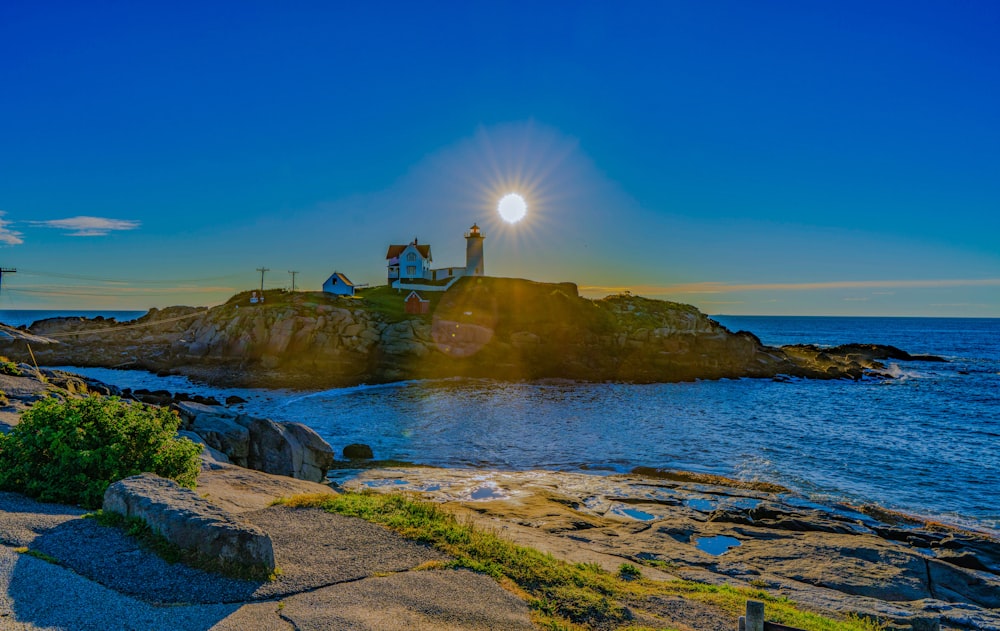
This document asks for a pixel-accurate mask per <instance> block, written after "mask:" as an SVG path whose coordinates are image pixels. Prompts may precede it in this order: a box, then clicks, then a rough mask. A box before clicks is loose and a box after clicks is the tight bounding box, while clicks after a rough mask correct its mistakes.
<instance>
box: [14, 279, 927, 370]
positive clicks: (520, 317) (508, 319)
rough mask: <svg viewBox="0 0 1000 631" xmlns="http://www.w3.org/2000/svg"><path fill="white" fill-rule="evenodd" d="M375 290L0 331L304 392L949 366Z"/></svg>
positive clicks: (464, 289)
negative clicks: (416, 308) (404, 384)
mask: <svg viewBox="0 0 1000 631" xmlns="http://www.w3.org/2000/svg"><path fill="white" fill-rule="evenodd" d="M369 291H372V292H375V293H371V294H368V295H369V296H370V297H369V298H364V297H362V298H360V299H348V298H336V297H331V296H327V295H324V294H322V293H316V292H313V293H296V294H275V295H274V296H270V295H269V297H268V301H267V302H266V303H265V304H264V305H250V304H249V303H248V302H247V301H245V300H244V299H243V297H242V296H239V295H238V296H235V297H234V298H233V299H231V300H230V301H229V302H227V303H226V304H224V305H220V306H217V307H213V308H211V309H195V308H191V307H171V308H168V309H164V310H155V309H154V310H152V311H150V312H149V313H147V314H146V315H145V316H143V317H142V318H139V319H138V320H136V321H133V322H127V323H118V322H115V321H113V320H104V319H101V318H98V319H94V320H89V319H83V318H54V319H49V320H43V321H40V322H36V323H34V324H33V325H32V326H31V327H30V328H29V329H10V328H9V327H4V328H0V353H5V354H7V355H8V356H10V357H12V358H14V359H16V360H17V361H21V362H31V361H37V362H38V363H39V364H40V365H47V366H61V365H73V366H91V367H105V368H116V367H128V368H140V369H144V370H148V371H151V372H155V373H161V374H181V375H186V376H189V377H192V378H193V379H196V380H199V381H203V382H205V383H209V384H212V385H216V386H231V387H268V388H275V387H287V388H297V389H310V388H312V389H321V388H330V387H343V386H352V385H359V384H362V383H369V384H371V383H385V382H392V381H401V380H407V379H425V378H441V377H490V378H496V379H512V380H520V379H529V380H530V379H543V378H564V379H575V380H583V381H622V382H635V383H653V382H674V381H691V380H695V379H720V378H741V377H756V378H790V377H803V378H811V379H854V380H857V379H862V378H864V377H866V376H875V377H878V378H889V377H890V376H891V375H889V374H888V372H887V371H886V370H885V366H884V364H882V360H886V359H892V360H897V361H942V360H941V358H937V357H932V356H926V355H917V356H912V355H909V354H908V353H906V352H904V351H901V350H899V349H895V348H892V347H886V346H877V345H871V344H852V345H846V346H841V347H836V348H819V347H815V346H808V345H797V346H786V347H783V348H776V347H770V346H766V345H764V344H762V343H761V341H760V340H759V339H758V338H757V337H756V336H754V335H753V334H751V333H748V332H745V331H741V332H736V333H733V332H731V331H729V330H728V329H726V328H725V327H724V326H722V325H721V324H719V323H718V322H715V321H714V320H712V319H711V318H709V317H707V316H705V315H704V314H702V313H701V312H699V311H698V310H697V309H696V308H694V307H691V306H689V305H682V304H678V303H672V302H665V301H660V300H650V299H646V298H640V297H637V296H632V295H628V294H622V295H618V296H609V297H607V298H605V299H603V300H597V301H594V300H587V299H584V298H581V297H580V296H579V295H578V292H577V289H576V286H575V285H573V284H572V283H559V284H547V283H536V282H532V281H526V280H519V279H503V278H479V279H463V280H462V281H460V282H458V283H456V284H455V285H454V286H453V287H452V288H451V289H449V290H448V291H447V292H445V293H444V294H443V295H441V296H440V297H439V298H435V301H436V306H435V309H434V311H433V313H431V314H427V315H412V314H405V313H402V312H401V304H402V302H401V301H402V296H396V295H395V294H392V293H391V292H389V293H386V291H385V290H384V288H376V289H373V290H369ZM361 295H362V296H364V295H366V294H364V293H362V294H361ZM396 302H398V303H399V304H396ZM29 345H30V348H31V350H30V351H29V348H28V347H29Z"/></svg>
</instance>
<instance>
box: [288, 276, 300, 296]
mask: <svg viewBox="0 0 1000 631" xmlns="http://www.w3.org/2000/svg"><path fill="white" fill-rule="evenodd" d="M288 273H289V274H291V275H292V293H293V294H294V293H295V275H296V274H298V273H299V271H298V270H295V271H294V272H293V271H292V270H288Z"/></svg>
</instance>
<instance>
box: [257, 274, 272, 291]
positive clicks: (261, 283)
mask: <svg viewBox="0 0 1000 631" xmlns="http://www.w3.org/2000/svg"><path fill="white" fill-rule="evenodd" d="M257 271H258V272H260V295H261V296H263V295H264V272H270V271H271V268H270V267H258V268H257Z"/></svg>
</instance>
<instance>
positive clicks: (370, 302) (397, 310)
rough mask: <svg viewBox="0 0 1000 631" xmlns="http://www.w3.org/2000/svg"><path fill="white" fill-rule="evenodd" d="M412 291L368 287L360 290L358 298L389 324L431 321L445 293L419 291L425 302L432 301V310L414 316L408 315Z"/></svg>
mask: <svg viewBox="0 0 1000 631" xmlns="http://www.w3.org/2000/svg"><path fill="white" fill-rule="evenodd" d="M411 291H413V290H412V289H399V290H397V289H393V288H392V287H389V286H387V285H378V286H375V287H367V288H365V289H360V290H358V292H357V294H356V295H357V296H358V297H359V298H360V299H361V300H360V303H361V304H362V305H364V306H365V307H366V308H368V309H371V310H372V311H374V312H377V313H379V314H381V315H382V316H383V317H384V318H385V319H386V320H388V321H389V322H400V321H402V320H406V319H409V318H423V319H429V318H430V317H431V314H433V313H434V310H435V309H436V308H437V305H438V302H440V301H441V295H442V294H443V292H440V291H418V292H417V293H419V294H420V297H421V298H423V299H424V300H429V301H430V303H431V304H430V310H429V312H428V313H426V314H422V315H414V314H410V313H406V304H405V302H404V301H405V300H406V297H407V296H408V295H410V292H411Z"/></svg>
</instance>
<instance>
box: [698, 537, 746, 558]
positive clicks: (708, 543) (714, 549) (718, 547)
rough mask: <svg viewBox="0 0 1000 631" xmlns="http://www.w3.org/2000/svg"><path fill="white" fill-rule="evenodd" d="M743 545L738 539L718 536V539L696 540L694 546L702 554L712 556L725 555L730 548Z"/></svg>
mask: <svg viewBox="0 0 1000 631" xmlns="http://www.w3.org/2000/svg"><path fill="white" fill-rule="evenodd" d="M741 545H743V544H742V543H741V542H740V540H739V539H737V538H736V537H727V536H726V535H718V536H716V537H699V538H697V539H695V541H694V546H695V547H696V548H698V549H699V550H701V551H702V552H707V553H709V554H711V555H712V556H719V555H720V554H724V553H725V552H726V551H727V550H729V549H730V548H735V547H737V546H741Z"/></svg>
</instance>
